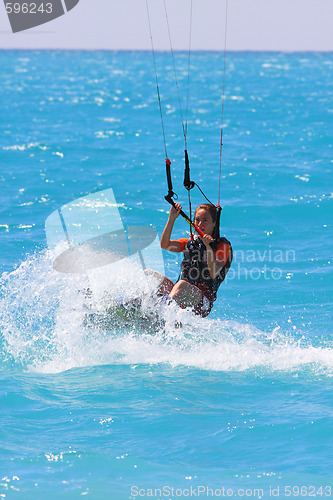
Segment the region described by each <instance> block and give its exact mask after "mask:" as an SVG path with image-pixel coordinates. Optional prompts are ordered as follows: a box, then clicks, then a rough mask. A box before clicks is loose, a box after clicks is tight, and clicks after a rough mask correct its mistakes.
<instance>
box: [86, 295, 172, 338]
mask: <svg viewBox="0 0 333 500" xmlns="http://www.w3.org/2000/svg"><path fill="white" fill-rule="evenodd" d="M174 305H175V303H174V301H173V300H172V299H170V297H169V296H165V295H161V296H152V295H151V294H150V295H141V296H138V297H135V298H131V299H124V298H122V297H117V298H110V299H109V301H108V302H106V303H105V302H104V305H103V307H100V305H99V306H98V307H96V306H95V305H94V304H92V303H88V304H86V311H85V314H84V326H87V327H94V328H99V329H103V330H113V329H114V328H132V329H135V330H144V331H145V332H147V333H157V332H158V331H161V330H162V329H163V328H164V326H165V313H166V311H167V308H168V307H170V306H171V307H172V306H174ZM175 327H176V328H180V327H181V323H180V322H175Z"/></svg>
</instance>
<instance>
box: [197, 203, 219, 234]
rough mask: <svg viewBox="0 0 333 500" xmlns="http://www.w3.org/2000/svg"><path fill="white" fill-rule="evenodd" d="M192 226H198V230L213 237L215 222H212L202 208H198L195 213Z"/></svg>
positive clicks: (206, 211)
mask: <svg viewBox="0 0 333 500" xmlns="http://www.w3.org/2000/svg"><path fill="white" fill-rule="evenodd" d="M194 224H195V225H196V226H198V228H199V229H201V231H202V232H203V233H205V234H209V236H213V231H214V227H215V222H213V219H212V216H211V215H210V213H209V212H208V210H205V209H204V208H199V209H198V210H196V211H195V216H194Z"/></svg>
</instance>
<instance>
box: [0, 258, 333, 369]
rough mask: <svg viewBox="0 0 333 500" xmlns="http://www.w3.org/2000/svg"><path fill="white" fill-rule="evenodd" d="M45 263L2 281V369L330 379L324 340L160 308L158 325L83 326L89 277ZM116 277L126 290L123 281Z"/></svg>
mask: <svg viewBox="0 0 333 500" xmlns="http://www.w3.org/2000/svg"><path fill="white" fill-rule="evenodd" d="M50 262H51V260H50V253H49V252H46V251H44V252H41V253H38V254H35V255H34V256H31V257H29V258H28V259H27V260H25V261H24V262H22V264H21V265H20V266H19V267H18V268H17V269H16V270H15V271H13V272H11V273H5V274H4V275H3V276H2V278H1V296H0V297H1V298H0V300H1V304H0V330H1V332H2V339H3V340H2V345H1V358H2V360H3V362H4V364H5V365H8V364H13V365H14V366H15V367H16V368H18V367H22V368H23V369H24V370H30V371H35V372H46V373H48V372H61V371H64V370H68V369H71V368H76V367H85V366H96V365H104V364H131V365H132V364H153V365H156V364H159V363H168V364H170V365H172V366H178V365H184V366H188V367H194V368H198V369H203V370H217V371H232V370H237V371H244V370H255V371H256V372H262V371H264V372H272V371H286V372H292V373H294V374H297V373H298V372H299V371H309V370H310V371H311V372H312V373H314V374H326V375H327V376H331V375H332V374H333V349H332V347H333V342H332V340H331V339H330V338H329V337H327V338H326V340H325V339H324V338H320V339H318V338H313V337H312V338H306V337H305V336H304V335H300V334H298V333H297V332H295V333H294V334H293V335H290V334H285V333H283V332H282V331H281V329H279V328H275V329H274V330H272V331H271V332H263V331H260V330H259V329H257V328H256V327H254V326H253V325H251V324H244V323H241V322H238V321H223V320H212V319H209V318H206V319H202V318H199V317H197V316H195V315H194V314H192V313H191V312H190V311H184V310H181V309H179V308H178V307H177V306H169V307H165V308H164V309H162V310H161V311H160V313H159V314H160V317H161V318H162V319H163V320H164V327H163V328H161V327H160V326H158V325H157V326H155V325H153V327H150V328H145V327H142V325H133V326H131V327H128V326H126V327H124V326H123V325H121V324H120V323H119V322H117V318H115V319H114V321H111V322H109V323H108V326H107V328H101V327H100V326H92V325H90V326H87V325H85V321H84V319H85V315H86V314H87V309H86V299H85V297H84V294H82V293H79V290H83V289H85V288H86V287H87V284H88V283H87V278H86V277H85V276H82V275H66V274H62V273H58V272H57V271H54V270H53V269H52V267H51V264H50ZM132 271H133V270H132ZM123 273H125V271H124V270H123ZM131 276H132V277H133V272H132V274H131ZM120 278H121V280H120V283H123V286H124V290H125V285H124V283H126V282H127V280H128V276H126V274H122V276H121V277H120ZM118 292H119V290H118ZM127 292H128V290H127ZM135 292H137V288H135ZM148 302H149V301H148ZM147 306H148V307H149V306H150V307H154V304H153V303H152V304H149V303H148V304H146V307H147ZM178 323H182V328H178V327H177V324H178ZM175 325H176V326H175Z"/></svg>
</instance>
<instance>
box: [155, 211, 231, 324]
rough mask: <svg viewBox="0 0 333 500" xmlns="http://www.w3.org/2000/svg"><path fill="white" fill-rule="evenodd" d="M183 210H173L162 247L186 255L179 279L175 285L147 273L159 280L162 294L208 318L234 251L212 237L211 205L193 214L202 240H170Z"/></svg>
mask: <svg viewBox="0 0 333 500" xmlns="http://www.w3.org/2000/svg"><path fill="white" fill-rule="evenodd" d="M181 210H182V207H181V205H179V203H175V204H174V206H172V207H171V209H170V213H169V218H168V221H167V223H166V225H165V228H164V231H163V234H162V237H161V247H162V248H163V249H164V250H168V251H170V252H177V253H180V252H183V253H184V259H183V261H182V263H181V274H180V279H179V280H178V281H177V282H176V283H174V282H173V281H171V280H170V279H169V278H167V277H166V276H163V275H162V274H160V273H158V272H156V271H151V270H149V271H147V272H148V273H149V274H153V275H154V276H155V277H156V278H157V279H158V280H159V282H160V284H159V289H158V292H159V293H161V294H164V295H169V297H171V298H172V299H174V300H175V301H176V302H177V304H178V305H179V306H180V307H182V308H186V307H189V308H191V309H192V310H193V311H194V312H195V313H196V314H198V315H200V316H202V317H206V316H207V315H208V314H209V313H210V311H211V309H212V307H213V303H214V301H215V300H216V293H217V290H218V288H219V286H220V285H221V283H222V282H223V280H224V278H225V276H226V274H227V272H228V270H229V268H230V264H231V260H232V248H231V244H230V242H229V241H228V240H227V239H226V238H219V239H218V240H216V239H214V237H213V235H214V228H215V222H216V215H217V209H216V207H215V206H214V205H211V204H210V203H203V204H201V205H199V206H198V207H197V208H196V210H195V214H194V221H193V222H194V224H195V225H196V226H197V227H198V228H199V229H201V231H202V232H203V233H204V235H203V236H200V235H199V236H196V235H195V236H193V235H192V234H191V238H189V239H188V238H179V239H178V240H173V239H171V233H172V230H173V226H174V223H175V221H176V219H177V217H178V216H179V214H180V211H181Z"/></svg>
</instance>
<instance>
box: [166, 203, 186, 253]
mask: <svg viewBox="0 0 333 500" xmlns="http://www.w3.org/2000/svg"><path fill="white" fill-rule="evenodd" d="M175 206H176V208H175V207H173V206H172V207H171V209H170V213H169V218H168V221H167V223H166V225H165V228H164V230H163V233H162V237H161V247H162V248H163V250H169V251H170V252H181V250H182V248H181V243H180V241H178V240H172V239H171V233H172V229H173V225H174V223H175V220H176V219H177V217H178V216H179V212H180V211H181V209H182V207H181V205H179V203H175Z"/></svg>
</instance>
